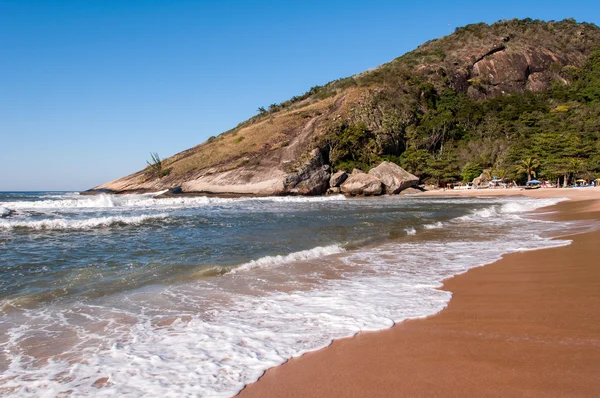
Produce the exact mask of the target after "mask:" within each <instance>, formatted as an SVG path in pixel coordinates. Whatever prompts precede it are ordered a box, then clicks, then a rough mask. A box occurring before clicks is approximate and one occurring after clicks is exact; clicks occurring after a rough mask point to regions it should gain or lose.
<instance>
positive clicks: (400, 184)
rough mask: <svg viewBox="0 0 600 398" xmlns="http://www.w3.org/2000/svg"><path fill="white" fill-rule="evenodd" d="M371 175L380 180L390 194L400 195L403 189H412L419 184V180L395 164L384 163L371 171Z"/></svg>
mask: <svg viewBox="0 0 600 398" xmlns="http://www.w3.org/2000/svg"><path fill="white" fill-rule="evenodd" d="M369 174H370V175H372V176H374V177H377V178H379V180H380V181H381V182H382V183H383V185H384V186H385V192H387V193H388V194H390V195H391V194H397V193H400V191H402V190H403V189H406V188H409V187H412V186H413V185H415V184H416V183H418V182H419V178H418V177H416V176H414V175H412V174H410V173H409V172H408V171H406V170H404V169H403V168H402V167H400V166H398V165H397V164H395V163H390V162H382V163H381V164H380V165H379V166H377V167H375V168H372V169H371V170H369Z"/></svg>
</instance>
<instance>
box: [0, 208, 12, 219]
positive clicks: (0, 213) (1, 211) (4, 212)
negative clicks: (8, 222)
mask: <svg viewBox="0 0 600 398" xmlns="http://www.w3.org/2000/svg"><path fill="white" fill-rule="evenodd" d="M11 214H12V210H11V209H9V208H8V207H1V206H0V217H8V216H10V215H11Z"/></svg>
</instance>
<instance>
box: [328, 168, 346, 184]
mask: <svg viewBox="0 0 600 398" xmlns="http://www.w3.org/2000/svg"><path fill="white" fill-rule="evenodd" d="M346 178H348V173H346V172H345V171H343V170H342V171H338V172H337V173H333V174H332V175H331V178H330V179H329V186H330V187H332V188H335V187H339V186H340V185H342V183H343V182H344V181H346Z"/></svg>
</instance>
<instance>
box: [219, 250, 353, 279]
mask: <svg viewBox="0 0 600 398" xmlns="http://www.w3.org/2000/svg"><path fill="white" fill-rule="evenodd" d="M343 251H345V250H344V248H343V247H342V246H340V245H330V246H317V247H315V248H313V249H309V250H302V251H298V252H294V253H290V254H287V255H283V256H281V255H280V256H265V257H262V258H259V259H258V260H252V261H249V262H247V263H244V264H242V265H240V266H238V267H236V268H234V269H233V270H232V271H231V272H232V273H235V272H240V271H248V270H251V269H254V268H264V267H273V266H277V265H282V264H286V263H289V262H293V261H304V260H311V259H314V258H319V257H324V256H328V255H331V254H337V253H342V252H343Z"/></svg>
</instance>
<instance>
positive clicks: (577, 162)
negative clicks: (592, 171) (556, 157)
mask: <svg viewBox="0 0 600 398" xmlns="http://www.w3.org/2000/svg"><path fill="white" fill-rule="evenodd" d="M567 170H568V171H569V174H571V175H572V176H573V180H575V179H576V178H577V174H578V173H581V172H583V171H585V162H584V161H583V160H582V159H578V158H569V160H568V161H567ZM573 183H575V181H573Z"/></svg>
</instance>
